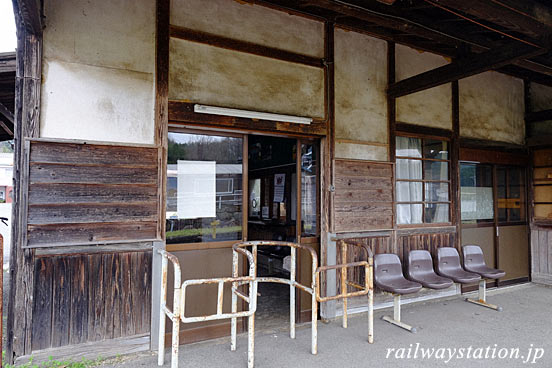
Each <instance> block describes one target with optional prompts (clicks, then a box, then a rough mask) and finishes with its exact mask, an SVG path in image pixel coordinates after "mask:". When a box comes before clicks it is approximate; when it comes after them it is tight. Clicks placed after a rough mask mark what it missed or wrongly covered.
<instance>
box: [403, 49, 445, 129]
mask: <svg viewBox="0 0 552 368" xmlns="http://www.w3.org/2000/svg"><path fill="white" fill-rule="evenodd" d="M395 59H396V61H395V63H396V79H397V81H400V80H403V79H407V78H410V77H413V76H415V75H417V74H421V73H424V72H427V71H429V70H432V69H436V68H438V67H441V66H443V65H446V64H448V61H447V59H445V58H444V57H442V56H440V55H435V54H431V53H429V52H422V51H418V50H416V49H413V48H410V47H408V46H403V45H396V47H395ZM451 100H452V91H451V85H450V83H447V84H443V85H441V86H438V87H434V88H430V89H427V90H424V91H420V92H417V93H413V94H410V95H406V96H403V97H400V98H398V99H397V121H398V122H402V123H408V124H415V125H422V126H427V127H432V128H441V129H449V130H450V129H452V104H451Z"/></svg>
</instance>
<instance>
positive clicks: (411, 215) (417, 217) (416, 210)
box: [397, 204, 422, 224]
mask: <svg viewBox="0 0 552 368" xmlns="http://www.w3.org/2000/svg"><path fill="white" fill-rule="evenodd" d="M397 223H398V224H421V223H422V204H398V205H397Z"/></svg>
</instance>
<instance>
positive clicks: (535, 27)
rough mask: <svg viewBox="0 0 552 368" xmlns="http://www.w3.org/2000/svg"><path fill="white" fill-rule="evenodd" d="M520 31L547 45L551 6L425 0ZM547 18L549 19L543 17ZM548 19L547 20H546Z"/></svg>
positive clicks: (510, 0) (505, 0) (509, 0)
mask: <svg viewBox="0 0 552 368" xmlns="http://www.w3.org/2000/svg"><path fill="white" fill-rule="evenodd" d="M425 1H426V2H428V3H431V4H434V5H436V6H445V7H447V8H450V9H454V10H456V11H460V12H462V13H465V14H468V15H470V16H472V17H476V18H479V20H484V21H487V22H490V23H494V24H497V25H499V26H501V27H505V28H507V29H508V30H510V31H511V32H516V33H521V34H523V35H525V36H528V37H530V38H531V39H532V40H535V41H537V42H539V44H540V45H541V46H546V44H547V43H548V37H549V35H550V33H551V31H552V28H551V27H550V24H549V23H550V19H552V9H550V8H549V7H546V6H543V5H540V6H539V5H537V2H536V1H526V0H493V1H481V0H462V1H458V0H425ZM544 19H548V21H542V20H544ZM547 23H548V24H547Z"/></svg>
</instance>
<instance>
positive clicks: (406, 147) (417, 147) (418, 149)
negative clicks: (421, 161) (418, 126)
mask: <svg viewBox="0 0 552 368" xmlns="http://www.w3.org/2000/svg"><path fill="white" fill-rule="evenodd" d="M396 145H397V147H396V156H402V157H420V158H421V157H422V140H421V139H419V138H408V137H397V138H396Z"/></svg>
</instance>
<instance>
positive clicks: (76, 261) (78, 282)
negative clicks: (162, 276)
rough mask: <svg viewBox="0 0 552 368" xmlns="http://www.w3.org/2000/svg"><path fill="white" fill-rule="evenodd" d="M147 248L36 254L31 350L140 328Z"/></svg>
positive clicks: (147, 286) (146, 317)
mask: <svg viewBox="0 0 552 368" xmlns="http://www.w3.org/2000/svg"><path fill="white" fill-rule="evenodd" d="M151 259H152V258H151V252H140V251H136V252H112V253H96V254H75V255H54V256H38V257H37V258H36V260H35V264H34V271H35V272H34V278H35V286H36V287H35V290H34V305H33V315H34V319H33V328H32V341H31V343H32V351H39V350H43V349H48V348H56V347H61V346H64V345H74V344H82V343H85V342H93V341H101V340H107V339H113V338H118V337H128V336H136V335H142V334H146V333H148V332H149V330H150V316H151V303H149V302H148V301H149V300H150V299H151V269H152V263H151Z"/></svg>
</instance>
